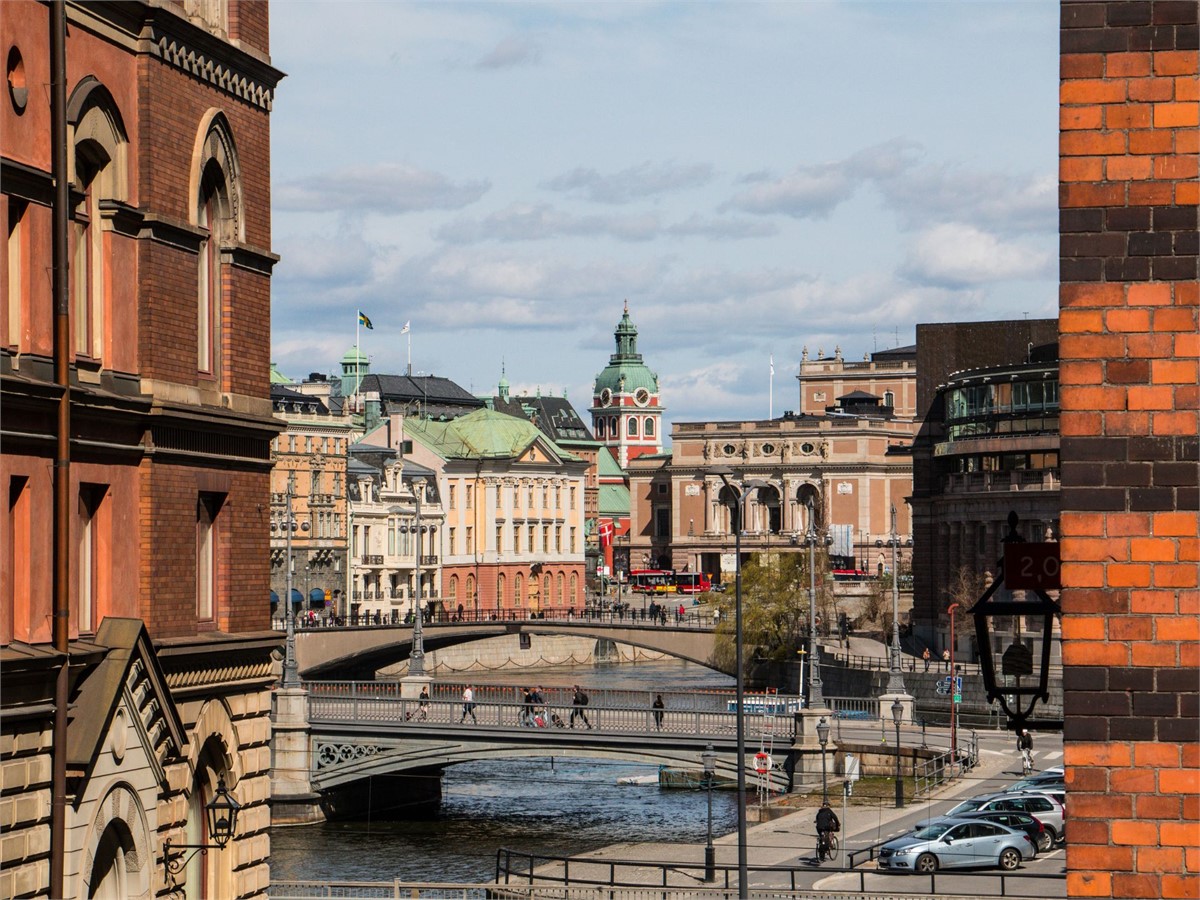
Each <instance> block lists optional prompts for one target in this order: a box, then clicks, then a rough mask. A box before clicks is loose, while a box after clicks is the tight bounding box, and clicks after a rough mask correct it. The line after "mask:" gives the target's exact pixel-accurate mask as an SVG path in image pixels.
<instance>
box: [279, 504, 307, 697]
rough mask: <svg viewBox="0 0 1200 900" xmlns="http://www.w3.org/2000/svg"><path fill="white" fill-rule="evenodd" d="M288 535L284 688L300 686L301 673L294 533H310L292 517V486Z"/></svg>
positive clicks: (288, 515)
mask: <svg viewBox="0 0 1200 900" xmlns="http://www.w3.org/2000/svg"><path fill="white" fill-rule="evenodd" d="M283 530H284V531H285V532H286V533H287V558H286V560H285V561H284V566H285V568H286V569H287V619H286V622H287V638H286V640H285V641H284V645H283V686H284V687H285V688H291V687H298V686H299V685H300V672H299V669H298V668H297V667H296V605H295V604H294V603H293V602H292V532H294V531H308V523H307V522H297V521H296V517H295V516H293V515H292V486H291V484H288V489H287V518H286V519H285V520H284V523H283Z"/></svg>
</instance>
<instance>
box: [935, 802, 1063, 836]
mask: <svg viewBox="0 0 1200 900" xmlns="http://www.w3.org/2000/svg"><path fill="white" fill-rule="evenodd" d="M973 810H987V811H991V810H1010V811H1011V810H1016V811H1017V812H1025V813H1029V814H1030V815H1031V816H1036V817H1037V818H1038V819H1040V820H1041V823H1042V825H1044V826H1045V828H1046V830H1047V831H1049V832H1050V833H1051V834H1052V835H1053V837H1054V840H1055V842H1057V841H1061V840H1063V839H1064V837H1065V824H1064V815H1063V813H1064V811H1063V804H1062V803H1060V802H1059V801H1058V800H1057V799H1056V798H1055V797H1054V796H1053V795H1051V794H1042V793H1036V792H1033V791H1023V792H1021V793H1014V794H1007V793H1005V794H985V795H983V796H981V797H972V798H971V799H970V800H964V801H963V802H962V803H960V804H958V805H957V806H955V807H954V808H953V809H951V810H950V811H949V812H948V813H946V815H947V816H955V815H958V814H959V813H963V812H971V811H973Z"/></svg>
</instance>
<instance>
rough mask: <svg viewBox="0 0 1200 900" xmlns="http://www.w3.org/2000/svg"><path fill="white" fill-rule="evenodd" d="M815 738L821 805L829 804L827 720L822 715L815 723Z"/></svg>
mask: <svg viewBox="0 0 1200 900" xmlns="http://www.w3.org/2000/svg"><path fill="white" fill-rule="evenodd" d="M817 740H818V741H819V742H820V744H821V805H822V806H827V805H828V804H829V782H828V780H827V778H826V775H825V745H826V744H828V743H829V720H828V719H826V718H825V717H824V716H822V717H821V721H820V722H818V723H817Z"/></svg>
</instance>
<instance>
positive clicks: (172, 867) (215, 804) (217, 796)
mask: <svg viewBox="0 0 1200 900" xmlns="http://www.w3.org/2000/svg"><path fill="white" fill-rule="evenodd" d="M241 809H242V804H240V803H238V801H237V798H235V797H234V796H233V794H231V793H229V791H228V790H226V788H225V778H224V776H221V777H219V778H218V779H217V790H216V791H215V792H214V794H213V798H212V800H210V801H209V802H208V803H207V804H206V805H205V808H204V815H205V817H206V818H207V820H208V837H209V839H210V840H211V841H212V843H211V844H172V843H171V839H170V838H167V839H166V840H165V841H163V866H164V867H165V868H166V870H167V886H168V888H169V889H170V890H171V891H174V890H176V887H177V885H176V881H175V876H176V875H178V874H179V873H180V872H182V871H183V870H184V867H185V866H187V864H188V862H190V861H191V859H192V857H193V856H195V855H196V854H197V853H207V852H208V851H209V850H224V849H225V845H226V844H228V843H229V842H230V840H232V838H233V835H234V833H235V832H236V831H237V819H238V813H239V812H240V811H241ZM185 850H191V851H192V852H191V853H187V854H185V853H184V852H183V851H185Z"/></svg>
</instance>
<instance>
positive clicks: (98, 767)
mask: <svg viewBox="0 0 1200 900" xmlns="http://www.w3.org/2000/svg"><path fill="white" fill-rule="evenodd" d="M60 11H63V12H64V13H65V18H66V23H65V27H64V28H63V33H64V34H65V35H66V36H65V54H64V57H63V58H64V60H65V65H64V66H63V69H64V70H65V77H64V75H63V74H60V73H59V72H58V71H57V67H56V66H55V65H54V64H53V60H54V59H55V58H56V57H55V54H54V53H53V51H52V46H53V35H54V34H55V32H56V31H57V30H58V26H57V22H56V19H57V14H58V13H59V12H60ZM0 36H2V37H3V50H4V54H5V59H6V65H7V75H8V92H7V94H8V95H7V96H6V97H5V98H3V99H2V100H0V190H2V191H3V197H2V198H0V218H2V219H3V223H4V231H3V234H4V235H5V238H6V248H5V252H4V253H3V254H0V298H2V301H3V303H2V310H0V402H2V404H3V411H4V412H3V421H2V423H0V439H2V440H3V457H2V459H0V489H2V490H3V492H4V499H5V503H4V511H3V517H2V519H0V660H2V663H3V667H4V675H5V692H4V697H3V707H4V719H3V733H2V735H0V766H2V767H3V769H4V775H5V777H4V779H3V784H4V785H5V788H4V797H2V798H0V809H2V810H3V813H2V816H3V821H2V822H0V825H2V827H3V828H4V830H5V833H6V837H7V836H18V835H19V836H21V837H22V838H23V839H22V840H11V841H10V840H6V841H5V843H4V849H3V858H2V859H0V870H2V871H3V874H0V895H3V896H12V897H24V896H37V895H43V896H44V895H46V894H47V893H48V894H49V895H51V896H92V895H93V894H95V893H96V892H100V893H104V892H106V891H107V892H110V893H111V892H112V891H117V893H120V894H121V895H123V896H131V897H143V896H144V897H149V896H153V895H156V894H159V893H161V892H162V891H163V890H164V888H165V887H166V875H165V869H164V865H163V859H162V857H163V842H164V840H167V839H169V840H170V841H172V842H174V843H175V844H180V843H197V842H199V841H201V840H203V839H205V832H204V829H203V823H202V819H203V816H202V814H201V813H202V809H203V806H204V805H205V804H206V803H207V802H209V800H211V799H212V797H213V796H214V792H215V791H216V789H217V787H218V785H219V783H220V782H222V781H223V782H224V784H225V785H226V786H227V787H228V788H229V789H230V790H231V791H232V792H233V793H234V795H235V796H236V797H238V799H239V800H240V801H241V802H242V803H243V806H244V808H243V810H242V813H241V817H240V819H239V823H238V832H237V834H236V836H235V838H234V841H233V844H232V845H231V847H230V848H229V849H227V850H225V851H222V852H209V853H208V854H207V855H204V856H196V857H195V858H193V859H192V860H191V862H190V863H189V864H188V865H187V867H186V869H185V870H184V871H182V872H180V873H178V875H177V876H176V877H177V879H178V881H179V883H180V884H185V885H186V888H185V890H186V891H187V895H188V896H201V895H203V896H213V897H216V896H221V897H250V896H257V895H260V894H262V893H263V892H264V891H265V887H266V883H267V868H266V857H267V852H268V838H267V833H266V828H267V826H268V825H269V821H270V815H269V810H268V808H267V806H266V798H267V796H268V794H269V778H268V772H267V769H268V766H269V757H270V753H269V749H268V741H269V737H270V724H269V711H270V685H271V682H272V680H273V678H272V674H273V672H272V670H273V663H272V656H271V653H272V650H273V649H274V648H275V647H276V646H277V645H278V640H277V639H276V638H275V636H274V635H273V634H271V633H269V632H268V631H267V629H268V628H269V627H270V626H269V604H268V596H269V585H268V573H269V564H268V540H269V523H270V512H269V510H270V498H269V485H268V479H269V472H270V466H271V456H270V441H271V439H272V438H273V437H274V435H275V434H276V433H277V431H278V425H277V424H276V422H275V421H274V420H273V419H272V410H271V403H270V397H269V388H268V368H269V360H268V355H269V343H270V274H271V269H272V266H273V265H274V262H275V257H274V256H273V255H272V254H271V252H270V244H271V235H270V212H271V207H270V156H269V152H270V146H269V134H270V132H269V112H270V106H271V102H272V97H273V94H274V89H275V85H276V83H277V82H278V80H279V79H280V77H281V73H280V72H278V71H277V70H275V69H274V68H273V67H272V66H271V64H270V57H269V45H268V6H267V4H266V3H265V2H244V0H203V2H202V0H182V2H153V3H150V2H147V3H123V4H96V3H89V4H76V3H68V4H65V5H63V4H59V3H52V4H47V3H40V2H33V0H14V2H7V3H5V4H4V10H3V15H2V16H0ZM47 86H50V87H49V89H48V87H47ZM60 86H61V87H60ZM60 90H61V94H60ZM60 96H61V97H62V99H63V101H65V102H62V103H60V102H58V98H59V97H60ZM63 145H65V160H64V162H65V168H64V169H62V170H61V171H60V170H59V160H61V157H60V156H58V154H57V153H56V147H62V146H63ZM56 157H57V158H56ZM56 184H66V185H67V190H66V191H65V192H61V193H60V192H56V187H55V186H56ZM64 200H65V202H63V201H64ZM59 214H62V215H64V216H65V218H61V219H60V218H58V217H57V216H58V215H59ZM60 234H61V235H62V237H64V238H65V241H60V240H56V238H57V237H58V236H59V235H60ZM64 373H65V378H64V377H63V375H64ZM64 381H65V384H66V385H68V386H69V387H67V392H68V393H67V396H68V397H69V403H67V404H60V402H59V398H60V397H61V396H63V393H64V387H63V384H64ZM63 424H65V426H66V429H67V430H68V432H69V442H65V443H63V444H61V445H59V444H58V443H57V435H58V434H59V429H60V425H63ZM64 450H65V453H64V452H63V451H64ZM64 501H65V502H64ZM64 613H65V615H64ZM64 619H65V624H66V625H67V627H66V629H65V631H63V632H61V636H62V638H63V640H62V641H61V644H60V641H59V636H60V631H59V630H58V629H56V628H55V627H54V625H55V623H56V622H58V623H59V624H60V626H61V624H64ZM68 656H69V658H70V669H69V688H68V696H69V702H70V704H71V706H70V713H69V718H68V721H67V723H66V732H65V734H66V739H65V741H63V740H60V739H57V738H55V737H53V735H54V727H55V726H54V724H53V715H52V714H49V713H46V712H44V710H45V709H47V708H48V707H49V706H52V705H54V703H55V693H54V690H55V684H56V678H57V673H58V672H59V670H60V669H61V668H62V667H63V665H64V662H65V659H66V658H67V657H68ZM58 767H63V768H64V769H65V774H61V775H60V773H59V771H58ZM10 774H11V775H12V776H13V777H9V776H10ZM18 777H19V778H20V779H22V780H20V781H17V780H16V779H17V778H18ZM60 778H61V779H62V780H61V781H60V780H59V779H60ZM13 784H21V785H23V787H21V788H20V789H19V790H17V789H10V788H9V787H8V786H9V785H13ZM64 795H65V798H66V801H67V802H66V808H65V810H64V811H63V812H62V813H61V816H60V814H59V813H58V812H57V811H55V812H53V813H52V807H53V808H54V809H55V810H57V804H52V803H51V798H52V797H53V798H57V797H60V796H64ZM27 798H32V800H29V799H27ZM112 895H113V896H116V895H117V894H112Z"/></svg>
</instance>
